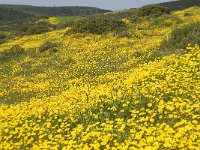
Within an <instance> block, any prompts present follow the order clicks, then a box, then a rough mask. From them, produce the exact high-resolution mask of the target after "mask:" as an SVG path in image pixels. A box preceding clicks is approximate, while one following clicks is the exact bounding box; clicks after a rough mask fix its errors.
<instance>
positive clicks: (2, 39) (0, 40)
mask: <svg viewBox="0 0 200 150" xmlns="http://www.w3.org/2000/svg"><path fill="white" fill-rule="evenodd" d="M6 37H7V36H6V34H5V33H4V32H0V44H2V43H4V42H5V40H6Z"/></svg>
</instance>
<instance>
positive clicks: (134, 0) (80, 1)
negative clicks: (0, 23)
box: [0, 0, 173, 10]
mask: <svg viewBox="0 0 200 150" xmlns="http://www.w3.org/2000/svg"><path fill="white" fill-rule="evenodd" d="M167 1H173V0H0V4H24V5H35V6H53V5H54V4H55V5H56V6H75V5H78V6H93V7H99V8H104V9H109V10H120V9H126V8H136V7H140V6H143V5H146V4H153V3H162V2H167Z"/></svg>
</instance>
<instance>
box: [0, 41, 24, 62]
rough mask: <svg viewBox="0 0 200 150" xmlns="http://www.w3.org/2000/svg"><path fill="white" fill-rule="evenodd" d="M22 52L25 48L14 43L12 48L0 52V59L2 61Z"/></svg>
mask: <svg viewBox="0 0 200 150" xmlns="http://www.w3.org/2000/svg"><path fill="white" fill-rule="evenodd" d="M24 52H25V49H24V48H22V47H21V46H20V45H14V46H13V47H12V48H10V49H6V50H4V51H2V52H0V60H1V61H2V60H7V59H10V58H15V57H18V56H20V55H22V54H24Z"/></svg>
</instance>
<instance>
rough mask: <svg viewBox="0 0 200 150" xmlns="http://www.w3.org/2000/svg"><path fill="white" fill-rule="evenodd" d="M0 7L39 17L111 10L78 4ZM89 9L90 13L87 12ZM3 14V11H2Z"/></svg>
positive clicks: (77, 14)
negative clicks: (78, 5) (77, 5)
mask: <svg viewBox="0 0 200 150" xmlns="http://www.w3.org/2000/svg"><path fill="white" fill-rule="evenodd" d="M0 9H7V10H10V9H12V10H14V11H17V12H21V13H25V14H28V15H33V16H37V17H41V16H42V17H44V16H60V15H68V16H81V15H91V14H95V13H104V12H109V10H104V9H99V8H94V7H76V6H74V7H73V6H65V7H55V8H54V7H36V6H29V5H0ZM86 11H89V14H85V13H86ZM0 15H1V13H0Z"/></svg>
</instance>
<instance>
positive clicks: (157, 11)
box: [135, 5, 170, 17]
mask: <svg viewBox="0 0 200 150" xmlns="http://www.w3.org/2000/svg"><path fill="white" fill-rule="evenodd" d="M163 14H170V9H169V8H167V7H164V6H160V5H147V6H143V7H141V8H139V9H137V10H136V13H135V16H136V17H145V16H152V17H159V16H161V15H163Z"/></svg>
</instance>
